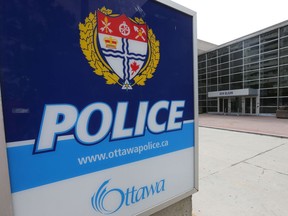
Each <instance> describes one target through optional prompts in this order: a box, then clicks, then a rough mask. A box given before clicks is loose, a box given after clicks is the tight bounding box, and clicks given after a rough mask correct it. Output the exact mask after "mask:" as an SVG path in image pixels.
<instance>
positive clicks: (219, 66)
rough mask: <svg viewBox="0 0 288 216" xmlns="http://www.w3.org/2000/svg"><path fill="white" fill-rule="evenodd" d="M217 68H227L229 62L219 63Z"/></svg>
mask: <svg viewBox="0 0 288 216" xmlns="http://www.w3.org/2000/svg"><path fill="white" fill-rule="evenodd" d="M218 68H219V70H221V69H226V68H229V63H224V64H220V65H218Z"/></svg>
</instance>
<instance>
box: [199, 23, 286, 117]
mask: <svg viewBox="0 0 288 216" xmlns="http://www.w3.org/2000/svg"><path fill="white" fill-rule="evenodd" d="M198 80H199V112H200V113H201V112H208V113H230V114H243V115H267V114H268V115H269V114H275V113H276V110H277V108H279V107H280V106H288V21H285V22H282V23H280V24H277V25H275V26H272V27H269V28H267V29H264V30H262V31H258V32H256V33H253V34H251V35H247V36H245V37H242V38H239V39H237V40H234V41H231V42H229V43H226V44H223V45H221V46H217V47H216V48H214V49H212V50H210V51H208V52H206V53H204V54H200V55H199V56H198Z"/></svg>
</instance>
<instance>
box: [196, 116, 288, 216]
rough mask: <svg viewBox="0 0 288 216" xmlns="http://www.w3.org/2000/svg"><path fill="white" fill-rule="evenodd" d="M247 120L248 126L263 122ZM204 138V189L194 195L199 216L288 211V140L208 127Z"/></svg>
mask: <svg viewBox="0 0 288 216" xmlns="http://www.w3.org/2000/svg"><path fill="white" fill-rule="evenodd" d="M202 117H203V115H202V116H201V117H200V125H205V124H204V121H203V118H202ZM215 117H216V119H217V117H218V116H215ZM201 118H202V119H201ZM221 118H223V116H221ZM234 118H235V117H234ZM236 118H237V117H236ZM246 120H247V123H245V122H243V123H241V124H242V125H246V126H245V128H246V129H247V128H248V126H249V127H251V124H252V123H255V121H257V120H253V118H249V119H248V118H247V119H246ZM201 121H202V122H201ZM284 121H285V122H286V123H287V124H288V121H287V120H284ZM209 122H211V121H209ZM232 122H235V124H237V125H238V126H239V125H240V123H239V122H238V121H232ZM251 122H252V123H251ZM261 122H262V120H261ZM263 122H265V121H263ZM220 123H221V125H222V126H223V125H225V124H227V122H226V123H225V121H224V120H223V119H222V121H220V120H219V122H218V123H217V124H220ZM214 124H216V123H215V122H214ZM228 124H230V125H231V126H232V123H228ZM263 124H265V123H263ZM267 124H268V123H267ZM210 125H211V124H210ZM268 125H270V123H269V124H268ZM285 126H286V125H284V126H283V125H282V126H277V128H278V129H279V130H278V131H282V132H285V131H283V130H282V128H279V127H285ZM265 127H266V126H265ZM259 128H260V126H259V127H258V128H257V127H256V128H255V130H256V129H259ZM228 129H229V128H228ZM259 130H260V129H259ZM266 131H267V129H266ZM274 131H276V130H274ZM287 132H288V129H287V130H286V133H287ZM286 133H285V134H286ZM285 134H283V133H281V136H283V135H285ZM199 138H200V141H199V142H200V143H199V160H200V167H199V174H200V182H199V184H200V191H199V192H198V193H196V194H194V195H193V215H195V216H272V215H277V216H287V215H288V205H287V201H288V139H285V138H277V137H271V136H261V135H255V134H248V133H239V132H233V131H227V130H218V129H211V128H203V127H200V128H199Z"/></svg>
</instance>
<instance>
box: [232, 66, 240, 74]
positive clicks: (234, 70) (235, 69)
mask: <svg viewBox="0 0 288 216" xmlns="http://www.w3.org/2000/svg"><path fill="white" fill-rule="evenodd" d="M242 71H243V67H242V66H240V67H234V68H230V72H231V74H234V73H239V72H242Z"/></svg>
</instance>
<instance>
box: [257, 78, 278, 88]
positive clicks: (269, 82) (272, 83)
mask: <svg viewBox="0 0 288 216" xmlns="http://www.w3.org/2000/svg"><path fill="white" fill-rule="evenodd" d="M260 82H261V88H274V87H275V88H276V87H277V83H278V80H277V78H273V79H263V80H261V81H260Z"/></svg>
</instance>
